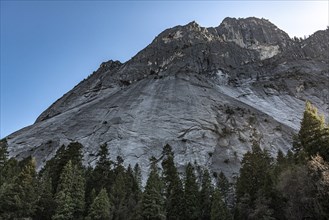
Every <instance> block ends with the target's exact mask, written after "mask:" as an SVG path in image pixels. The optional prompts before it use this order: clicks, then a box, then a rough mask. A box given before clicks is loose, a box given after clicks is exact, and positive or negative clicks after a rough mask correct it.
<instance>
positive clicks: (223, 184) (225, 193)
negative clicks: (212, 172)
mask: <svg viewBox="0 0 329 220" xmlns="http://www.w3.org/2000/svg"><path fill="white" fill-rule="evenodd" d="M217 187H218V188H219V190H220V192H221V196H222V197H223V199H224V202H225V204H226V205H228V204H229V199H230V194H233V193H232V192H231V184H230V182H229V181H228V179H227V177H226V176H225V174H224V173H223V172H220V173H219V175H218V178H217Z"/></svg>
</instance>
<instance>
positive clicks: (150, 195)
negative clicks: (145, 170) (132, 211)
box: [141, 160, 166, 220]
mask: <svg viewBox="0 0 329 220" xmlns="http://www.w3.org/2000/svg"><path fill="white" fill-rule="evenodd" d="M163 186H164V184H163V182H162V180H161V178H160V177H159V174H158V168H157V166H156V163H155V161H154V160H153V162H151V172H150V174H149V176H148V179H147V182H146V186H145V190H144V192H143V197H142V205H141V209H142V217H143V219H149V220H151V219H152V220H153V219H154V220H163V219H166V212H165V199H164V196H163V190H162V189H163Z"/></svg>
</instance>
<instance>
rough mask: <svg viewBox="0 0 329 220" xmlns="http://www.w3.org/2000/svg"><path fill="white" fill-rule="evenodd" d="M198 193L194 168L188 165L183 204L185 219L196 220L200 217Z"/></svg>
mask: <svg viewBox="0 0 329 220" xmlns="http://www.w3.org/2000/svg"><path fill="white" fill-rule="evenodd" d="M199 203H200V193H199V186H198V183H197V179H196V176H195V174H194V167H193V166H192V165H191V163H188V164H187V166H186V169H185V181H184V204H185V216H184V218H185V219H191V220H193V219H198V218H199V216H200V206H199Z"/></svg>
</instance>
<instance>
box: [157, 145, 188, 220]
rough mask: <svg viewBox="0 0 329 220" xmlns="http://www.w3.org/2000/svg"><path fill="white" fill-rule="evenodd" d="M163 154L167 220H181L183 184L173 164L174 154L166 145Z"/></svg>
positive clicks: (182, 213)
mask: <svg viewBox="0 0 329 220" xmlns="http://www.w3.org/2000/svg"><path fill="white" fill-rule="evenodd" d="M163 154H164V159H163V161H162V168H163V179H164V183H165V198H166V212H167V219H168V220H170V219H183V216H184V205H185V204H184V201H183V198H184V192H183V184H182V181H181V179H180V177H179V175H178V172H177V168H176V166H175V164H174V153H173V152H172V149H171V146H170V145H168V144H167V145H166V146H164V148H163Z"/></svg>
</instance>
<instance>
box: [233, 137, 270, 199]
mask: <svg viewBox="0 0 329 220" xmlns="http://www.w3.org/2000/svg"><path fill="white" fill-rule="evenodd" d="M270 168H271V157H270V156H269V154H268V153H267V151H265V150H264V151H263V150H262V149H261V148H260V146H259V144H257V143H254V144H253V148H252V152H247V153H246V154H245V155H244V157H243V159H242V162H241V169H240V176H239V178H238V180H237V183H236V194H237V200H239V198H241V197H242V196H243V195H244V194H246V193H248V194H249V196H250V199H251V201H254V200H255V199H256V195H257V192H258V191H259V190H260V189H262V188H263V187H265V186H266V180H267V179H268V177H267V176H268V175H269V171H270Z"/></svg>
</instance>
